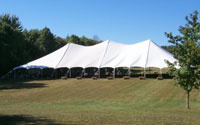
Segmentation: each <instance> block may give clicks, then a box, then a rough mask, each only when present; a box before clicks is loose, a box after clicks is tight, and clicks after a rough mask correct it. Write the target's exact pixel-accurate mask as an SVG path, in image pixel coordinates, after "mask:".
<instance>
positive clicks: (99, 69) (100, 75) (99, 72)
mask: <svg viewBox="0 0 200 125" xmlns="http://www.w3.org/2000/svg"><path fill="white" fill-rule="evenodd" d="M100 73H101V70H100V68H99V78H101V74H100Z"/></svg>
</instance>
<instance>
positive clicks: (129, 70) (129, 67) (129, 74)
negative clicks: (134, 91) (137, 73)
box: [128, 67, 131, 77]
mask: <svg viewBox="0 0 200 125" xmlns="http://www.w3.org/2000/svg"><path fill="white" fill-rule="evenodd" d="M130 71H131V70H130V67H129V68H128V76H129V77H130V74H131V72H130Z"/></svg>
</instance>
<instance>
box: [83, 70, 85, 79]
mask: <svg viewBox="0 0 200 125" xmlns="http://www.w3.org/2000/svg"><path fill="white" fill-rule="evenodd" d="M83 77H84V78H85V68H83Z"/></svg>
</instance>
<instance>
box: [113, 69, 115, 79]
mask: <svg viewBox="0 0 200 125" xmlns="http://www.w3.org/2000/svg"><path fill="white" fill-rule="evenodd" d="M113 78H115V68H113Z"/></svg>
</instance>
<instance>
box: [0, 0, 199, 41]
mask: <svg viewBox="0 0 200 125" xmlns="http://www.w3.org/2000/svg"><path fill="white" fill-rule="evenodd" d="M199 5H200V0H0V15H2V14H6V13H9V14H11V15H16V16H17V17H19V20H20V22H21V24H22V26H23V28H26V29H28V30H30V29H42V28H44V27H45V26H46V27H48V28H50V30H51V32H52V33H53V34H55V35H56V36H60V37H62V38H66V37H67V36H68V35H72V34H75V35H78V36H79V37H81V36H83V35H84V36H86V37H88V38H93V37H94V35H97V36H98V37H99V39H100V40H102V41H104V40H112V41H116V42H119V43H124V44H134V43H138V42H141V41H144V40H147V39H151V40H153V41H154V42H155V43H157V44H158V45H169V43H168V39H167V38H166V36H165V35H164V32H172V33H173V34H174V35H177V34H178V28H179V26H181V25H182V26H183V25H185V23H186V21H185V16H187V15H189V14H190V13H192V12H193V11H194V10H198V11H199V12H200V6H199Z"/></svg>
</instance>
